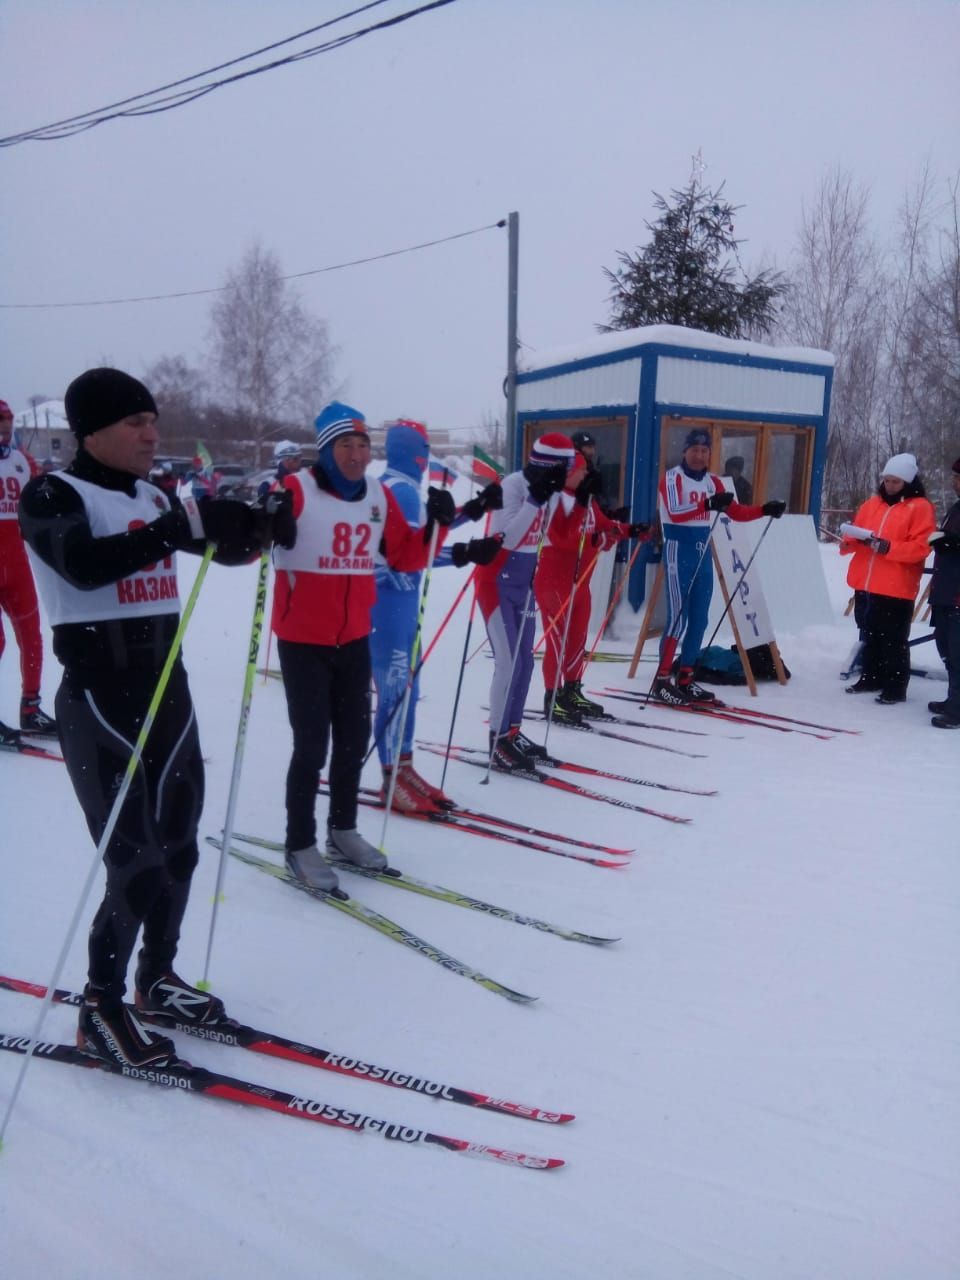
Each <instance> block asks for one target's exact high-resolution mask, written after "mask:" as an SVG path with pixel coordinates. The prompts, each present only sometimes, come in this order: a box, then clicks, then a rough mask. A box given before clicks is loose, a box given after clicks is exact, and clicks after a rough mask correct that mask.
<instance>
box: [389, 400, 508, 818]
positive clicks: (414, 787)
mask: <svg viewBox="0 0 960 1280" xmlns="http://www.w3.org/2000/svg"><path fill="white" fill-rule="evenodd" d="M386 456H387V467H386V470H385V471H384V472H383V474H382V475H381V477H380V481H381V483H382V484H383V485H384V486H385V487H386V488H388V489H389V490H390V492H391V493H392V495H393V497H394V498H395V499H396V502H397V505H398V506H399V508H400V510H401V511H402V512H403V515H404V518H405V519H406V521H407V523H408V524H409V525H410V527H411V528H412V529H419V528H422V527H423V526H424V524H425V523H426V511H425V508H424V504H423V499H422V497H421V480H422V478H423V473H424V471H425V470H426V469H427V465H428V463H429V460H430V440H429V436H428V434H427V429H426V427H425V426H424V425H423V423H421V422H414V421H412V420H410V419H407V418H403V419H400V420H399V421H397V422H396V423H394V424H393V425H392V426H391V427H389V428H388V430H387V434H386ZM498 500H499V501H502V497H501V495H500V487H499V485H495V484H494V485H489V486H488V487H487V488H486V489H484V490H483V491H482V493H481V494H479V495H478V496H477V497H476V498H472V499H471V500H470V502H468V503H466V504H465V506H464V507H463V508H462V509H461V511H460V512H459V514H458V517H457V520H456V521H455V522H454V527H456V525H457V524H461V523H463V522H464V521H467V520H476V519H479V517H480V516H481V515H483V513H484V512H485V511H487V510H490V509H492V508H493V507H495V506H496V505H497V503H498ZM499 545H500V541H499V539H493V538H477V539H473V540H472V541H471V542H468V543H460V544H457V545H456V546H455V547H454V548H453V552H454V553H455V554H453V556H452V563H453V564H455V565H456V566H457V567H458V568H462V567H463V566H464V565H465V564H467V563H469V562H471V561H472V562H473V563H484V560H485V559H492V558H493V556H494V555H496V553H497V550H498V549H499ZM446 559H447V558H446V557H445V560H446ZM447 562H448V563H449V562H451V561H450V560H447ZM374 576H375V579H376V585H377V600H376V604H375V605H374V607H373V613H372V615H371V617H372V622H373V630H372V631H371V633H370V657H371V661H372V664H373V682H374V684H375V685H376V689H377V711H376V717H375V719H374V738H375V741H376V744H377V752H378V754H379V757H380V764H381V767H382V769H383V793H382V798H383V799H386V795H387V791H388V789H389V787H390V783H391V775H392V773H393V770H394V769H396V770H397V778H396V782H395V784H394V792H393V808H395V809H397V810H399V811H401V812H404V811H408V812H409V811H415V812H436V811H437V810H438V809H442V808H450V807H451V803H452V802H451V801H450V800H449V799H448V798H447V797H446V796H445V795H444V793H443V792H442V791H441V790H440V788H439V787H435V786H433V785H432V784H431V783H429V782H428V781H427V780H426V779H425V778H422V777H421V776H420V774H418V773H417V771H416V770H415V769H414V767H413V739H414V731H415V722H416V706H417V699H418V698H419V696H420V677H419V674H418V675H417V676H415V677H414V681H413V688H412V690H411V692H410V701H409V706H408V709H407V716H406V722H405V723H404V724H403V726H402V740H400V741H398V738H399V737H400V733H401V724H400V716H401V714H402V703H403V697H404V692H405V690H406V685H407V679H408V676H409V673H410V658H411V653H412V649H413V642H414V638H415V636H416V631H417V613H418V607H419V600H420V581H421V578H422V573H420V572H418V573H403V572H401V571H400V570H398V569H393V568H391V567H390V565H388V564H387V562H386V560H384V559H383V557H382V556H378V557H377V564H376V569H375V571H374Z"/></svg>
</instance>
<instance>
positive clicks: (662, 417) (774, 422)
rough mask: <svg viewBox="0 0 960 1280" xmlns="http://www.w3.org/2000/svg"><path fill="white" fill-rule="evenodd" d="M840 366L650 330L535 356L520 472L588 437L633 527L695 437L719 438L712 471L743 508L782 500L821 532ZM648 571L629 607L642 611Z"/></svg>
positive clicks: (520, 412)
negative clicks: (535, 447) (580, 435)
mask: <svg viewBox="0 0 960 1280" xmlns="http://www.w3.org/2000/svg"><path fill="white" fill-rule="evenodd" d="M833 365H834V359H833V356H832V355H830V353H829V352H826V351H816V350H812V349H809V348H805V347H774V346H769V345H767V344H765V343H763V342H753V341H745V340H741V339H733V338H721V337H718V336H717V335H716V334H712V333H703V332H701V331H699V330H697V329H683V328H679V327H677V326H674V325H653V326H649V327H646V328H642V329H622V330H619V331H618V332H616V333H608V334H603V335H601V336H598V337H595V338H591V339H588V340H587V341H585V342H583V343H580V344H579V345H577V346H574V347H566V348H563V349H560V350H556V351H552V352H547V353H536V354H530V353H526V354H525V355H524V357H523V359H522V360H521V362H520V365H519V369H518V376H517V401H516V402H517V419H516V424H515V433H514V450H515V452H514V457H513V459H512V462H513V464H514V466H517V467H519V466H521V465H522V464H523V461H524V459H525V458H526V457H527V455H528V453H529V452H530V445H531V442H532V441H533V440H535V439H536V438H537V437H538V436H540V435H542V434H543V432H544V431H562V432H564V433H566V434H567V435H573V434H574V433H575V432H577V431H587V432H589V433H590V435H591V436H592V437H593V438H594V440H595V442H596V446H597V455H598V464H599V466H600V470H601V473H602V475H603V480H604V496H605V498H606V500H607V501H608V502H609V503H610V505H611V506H613V507H620V506H626V507H629V508H630V509H631V513H632V519H634V520H647V521H652V520H653V519H654V518H655V516H656V509H657V504H656V490H657V482H658V480H659V477H660V476H661V474H662V473H663V471H664V470H665V469H666V468H667V467H672V466H674V465H675V464H676V463H677V462H679V460H680V453H681V447H682V443H683V439H684V437H685V436H686V434H687V432H688V431H690V429H691V428H692V427H703V428H706V429H707V430H708V431H709V433H710V436H711V440H712V451H711V462H710V466H711V470H712V471H714V472H716V473H718V474H720V475H728V476H729V477H730V483H731V485H732V487H734V488H735V489H736V491H737V494H738V496H739V498H740V500H741V501H743V502H759V503H762V502H765V501H766V500H767V499H768V498H783V499H784V500H785V501H786V503H787V510H788V512H790V513H793V514H797V515H800V514H809V515H810V516H812V517H813V522H814V524H816V523H818V522H819V515H820V495H821V489H822V486H823V469H824V464H825V461H826V451H827V419H828V415H829V411H830V391H831V385H832V381H833ZM645 581H646V571H645V566H644V565H643V564H641V563H640V561H639V560H638V562H637V564H636V566H635V568H634V571H633V574H632V575H631V581H630V586H629V599H630V602H631V604H632V605H633V607H634V608H635V609H636V608H639V607H640V605H641V603H642V601H643V599H644V594H645V589H646V588H645Z"/></svg>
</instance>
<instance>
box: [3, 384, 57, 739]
mask: <svg viewBox="0 0 960 1280" xmlns="http://www.w3.org/2000/svg"><path fill="white" fill-rule="evenodd" d="M38 474H39V469H38V467H37V465H36V463H35V462H34V460H33V459H32V458H31V457H30V455H29V454H28V453H25V452H24V451H23V450H22V449H18V448H16V447H15V445H14V444H13V413H12V412H11V409H10V406H9V405H8V404H7V402H6V400H0V608H2V609H3V611H4V612H5V613H6V614H8V615H9V618H10V622H11V624H12V626H13V634H14V635H15V636H16V638H17V644H18V645H19V646H20V680H21V685H22V697H21V699H20V729H21V731H22V732H23V733H27V734H32V735H44V736H55V735H56V732H57V722H56V721H55V720H54V719H53V718H52V716H48V715H47V714H46V712H45V711H41V709H40V676H41V672H42V668H43V642H42V640H41V638H40V610H39V608H38V605H37V592H36V588H35V587H34V585H33V574H32V573H31V571H30V562H29V560H28V559H27V553H26V551H25V550H24V546H23V538H22V537H21V536H20V526H19V524H18V523H17V508H18V507H19V504H20V494H21V492H22V491H23V488H24V486H25V485H26V483H27V481H28V480H30V479H31V478H32V477H33V476H35V475H38ZM5 645H6V637H5V636H4V634H3V623H2V621H0V656H2V654H3V650H4V647H5ZM19 742H20V735H19V734H18V733H17V731H16V729H12V728H10V727H9V726H8V725H5V724H4V723H3V722H2V721H0V746H2V747H14V748H15V747H17V746H18V744H19Z"/></svg>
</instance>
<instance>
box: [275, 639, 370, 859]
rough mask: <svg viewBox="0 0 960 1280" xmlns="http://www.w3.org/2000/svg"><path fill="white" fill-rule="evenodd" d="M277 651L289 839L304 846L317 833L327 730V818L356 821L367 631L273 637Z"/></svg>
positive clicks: (366, 700) (365, 718)
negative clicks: (335, 639)
mask: <svg viewBox="0 0 960 1280" xmlns="http://www.w3.org/2000/svg"><path fill="white" fill-rule="evenodd" d="M277 653H278V655H279V657H280V670H281V671H282V672H283V688H284V692H285V693H286V695H287V715H288V717H289V719H290V727H291V729H292V730H293V755H292V756H291V757H290V767H289V768H288V769H287V796H286V799H287V834H286V846H287V848H288V849H305V848H307V847H308V846H309V845H311V844H315V843H316V840H317V820H316V803H317V787H318V785H319V783H320V771H321V769H322V768H323V766H324V764H325V763H326V759H327V745H328V743H329V741H330V737H331V735H332V736H333V752H332V754H331V758H330V809H329V813H328V817H327V825H328V826H331V827H335V828H337V830H340V831H343V830H350V829H351V828H353V827H355V826H356V825H357V794H358V792H359V789H360V772H361V770H362V768H363V757H364V755H365V754H366V750H367V744H368V742H369V741H370V646H369V644H368V643H367V637H366V636H363V637H362V638H361V639H360V640H351V641H350V643H349V644H343V645H320V644H296V643H294V642H293V641H292V640H278V641H277Z"/></svg>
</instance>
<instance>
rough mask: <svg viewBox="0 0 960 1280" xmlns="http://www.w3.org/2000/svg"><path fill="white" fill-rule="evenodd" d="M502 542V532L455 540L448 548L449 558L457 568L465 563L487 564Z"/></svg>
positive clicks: (494, 555)
mask: <svg viewBox="0 0 960 1280" xmlns="http://www.w3.org/2000/svg"><path fill="white" fill-rule="evenodd" d="M502 543H503V534H502V533H496V534H492V535H491V536H490V537H489V538H471V539H470V541H469V542H455V543H454V544H453V546H452V547H451V548H450V559H451V560H452V561H453V563H454V565H455V566H456V568H458V569H462V568H463V567H464V565H467V564H489V563H490V562H491V560H493V559H494V558H495V557H496V554H497V552H498V551H499V550H500V547H501V544H502Z"/></svg>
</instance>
